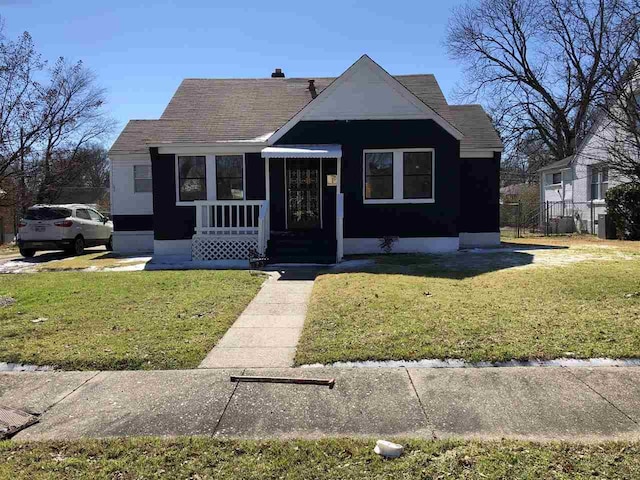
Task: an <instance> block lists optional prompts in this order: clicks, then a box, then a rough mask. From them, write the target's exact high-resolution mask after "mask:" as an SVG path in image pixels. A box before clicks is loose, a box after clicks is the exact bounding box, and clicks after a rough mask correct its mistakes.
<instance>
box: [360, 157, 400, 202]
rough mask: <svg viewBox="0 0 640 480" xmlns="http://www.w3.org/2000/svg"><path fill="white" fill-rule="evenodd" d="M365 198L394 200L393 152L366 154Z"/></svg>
mask: <svg viewBox="0 0 640 480" xmlns="http://www.w3.org/2000/svg"><path fill="white" fill-rule="evenodd" d="M364 163H365V174H364V175H365V187H364V192H365V195H364V198H366V199H383V198H389V199H391V198H393V152H375V153H374V152H371V153H365V154H364Z"/></svg>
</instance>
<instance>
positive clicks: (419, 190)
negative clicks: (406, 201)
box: [404, 175, 432, 198]
mask: <svg viewBox="0 0 640 480" xmlns="http://www.w3.org/2000/svg"><path fill="white" fill-rule="evenodd" d="M431 196H432V192H431V175H409V176H407V177H404V198H431Z"/></svg>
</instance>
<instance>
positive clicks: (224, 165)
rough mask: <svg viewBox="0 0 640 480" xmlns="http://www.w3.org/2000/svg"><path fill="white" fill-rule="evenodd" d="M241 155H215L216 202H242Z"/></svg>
mask: <svg viewBox="0 0 640 480" xmlns="http://www.w3.org/2000/svg"><path fill="white" fill-rule="evenodd" d="M243 163H244V160H243V156H242V155H216V197H217V198H218V200H243V199H244V181H243V174H244V172H243V167H244V165H243Z"/></svg>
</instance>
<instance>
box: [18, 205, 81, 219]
mask: <svg viewBox="0 0 640 480" xmlns="http://www.w3.org/2000/svg"><path fill="white" fill-rule="evenodd" d="M70 216H71V210H69V209H68V208H59V207H37V208H30V209H28V210H27V214H26V215H25V216H24V218H25V220H58V219H60V218H67V217H70Z"/></svg>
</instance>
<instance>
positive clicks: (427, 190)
mask: <svg viewBox="0 0 640 480" xmlns="http://www.w3.org/2000/svg"><path fill="white" fill-rule="evenodd" d="M434 156H435V153H434V150H433V149H429V148H424V149H392V150H365V151H364V168H363V170H364V203H433V202H434V167H435V162H434Z"/></svg>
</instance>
